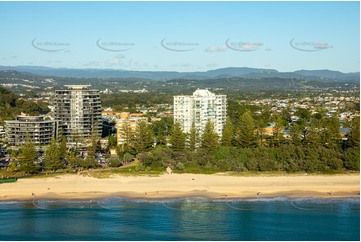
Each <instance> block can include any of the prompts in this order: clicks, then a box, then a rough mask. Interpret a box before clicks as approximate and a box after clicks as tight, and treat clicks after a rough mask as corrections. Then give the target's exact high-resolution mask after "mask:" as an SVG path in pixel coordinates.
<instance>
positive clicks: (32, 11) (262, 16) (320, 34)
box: [0, 2, 360, 72]
mask: <svg viewBox="0 0 361 242" xmlns="http://www.w3.org/2000/svg"><path fill="white" fill-rule="evenodd" d="M0 36H1V45H0V65H10V66H15V65H34V66H49V67H65V68H111V69H126V70H142V71H146V70H148V71H205V70H210V69H217V68H223V67H256V68H270V69H277V70H279V71H295V70H300V69H308V70H315V69H331V70H339V71H342V72H356V71H360V5H359V2H0Z"/></svg>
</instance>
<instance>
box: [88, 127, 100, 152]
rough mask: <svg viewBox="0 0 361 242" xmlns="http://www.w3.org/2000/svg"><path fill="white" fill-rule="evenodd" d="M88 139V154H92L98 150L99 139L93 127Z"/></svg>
mask: <svg viewBox="0 0 361 242" xmlns="http://www.w3.org/2000/svg"><path fill="white" fill-rule="evenodd" d="M90 141H91V146H90V147H88V152H89V156H94V155H95V153H96V152H98V151H100V139H99V135H98V133H97V131H96V130H95V129H93V130H92V135H91V137H90Z"/></svg>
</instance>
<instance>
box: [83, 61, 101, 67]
mask: <svg viewBox="0 0 361 242" xmlns="http://www.w3.org/2000/svg"><path fill="white" fill-rule="evenodd" d="M83 66H100V62H99V61H89V62H86V63H84V64H83Z"/></svg>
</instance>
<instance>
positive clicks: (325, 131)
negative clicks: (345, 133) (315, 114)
mask: <svg viewBox="0 0 361 242" xmlns="http://www.w3.org/2000/svg"><path fill="white" fill-rule="evenodd" d="M322 126H323V127H322V133H321V137H322V138H321V141H322V143H323V145H324V146H325V147H328V148H337V147H338V146H339V145H340V142H341V134H340V120H339V119H338V117H337V116H336V115H333V116H332V117H330V118H327V119H326V120H323V122H322Z"/></svg>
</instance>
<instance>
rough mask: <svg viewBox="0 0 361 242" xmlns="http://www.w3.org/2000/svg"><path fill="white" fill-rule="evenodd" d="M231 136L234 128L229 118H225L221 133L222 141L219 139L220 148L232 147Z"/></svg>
mask: <svg viewBox="0 0 361 242" xmlns="http://www.w3.org/2000/svg"><path fill="white" fill-rule="evenodd" d="M233 134H234V127H233V123H232V120H231V118H230V117H227V120H226V125H225V126H224V129H223V133H222V139H221V144H222V146H226V147H227V146H228V147H230V146H232V140H233Z"/></svg>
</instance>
